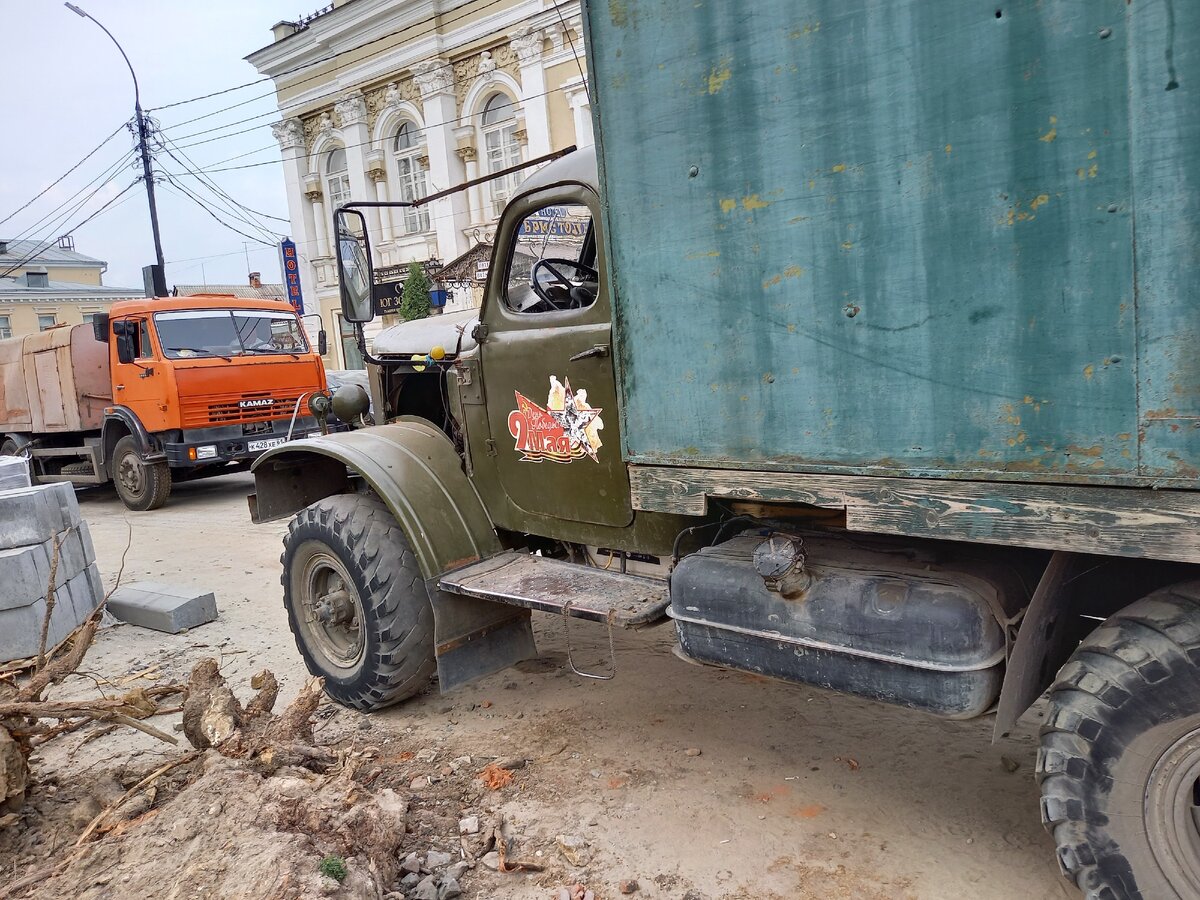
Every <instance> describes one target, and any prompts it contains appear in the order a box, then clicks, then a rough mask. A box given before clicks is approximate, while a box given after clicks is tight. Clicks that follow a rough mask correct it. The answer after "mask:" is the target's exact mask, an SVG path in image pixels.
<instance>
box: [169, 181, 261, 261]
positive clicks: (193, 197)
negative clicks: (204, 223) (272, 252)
mask: <svg viewBox="0 0 1200 900" xmlns="http://www.w3.org/2000/svg"><path fill="white" fill-rule="evenodd" d="M163 187H164V188H167V189H168V190H169V191H170V192H171V193H172V194H176V195H177V196H180V197H186V198H187V199H189V200H191V201H192V202H193V203H195V204H196V205H197V206H199V207H200V208H201V209H202V210H204V211H205V212H206V213H208V214H209V215H210V216H211V217H212V218H213V219H215V220H216V221H217V222H218V223H219V224H221V225H223V226H224V227H225V228H228V229H229V230H230V231H232V232H234V233H235V234H240V235H241V236H242V237H244V238H246V239H247V240H250V241H254V243H256V244H262V245H264V246H266V247H274V246H275V245H274V244H273V243H269V242H267V241H264V240H263V239H262V238H258V237H255V236H254V235H252V234H246V232H244V231H242V230H241V229H238V228H235V227H233V226H232V225H230V224H229V223H228V222H226V221H225V220H224V219H222V218H221V217H220V216H218V215H217V214H216V213H215V212H213V211H212V210H211V209H210V208H209V207H208V206H207V205H206V204H205V203H204V201H203V200H201V199H200V198H199V197H197V196H196V195H195V194H193V193H192V192H191V191H189V190H187V189H186V188H184V187H182V185H180V184H179V182H177V181H170V182H169V183H168V184H165V185H163ZM176 189H178V190H176Z"/></svg>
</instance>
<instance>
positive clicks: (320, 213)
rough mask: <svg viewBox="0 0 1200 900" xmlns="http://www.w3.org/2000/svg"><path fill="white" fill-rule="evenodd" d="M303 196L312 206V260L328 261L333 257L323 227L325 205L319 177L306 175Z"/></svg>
mask: <svg viewBox="0 0 1200 900" xmlns="http://www.w3.org/2000/svg"><path fill="white" fill-rule="evenodd" d="M304 196H305V197H306V198H307V199H308V202H309V203H310V204H312V218H313V252H312V254H311V255H312V257H313V258H314V259H328V258H329V257H330V256H333V246H332V244H331V243H330V242H329V239H328V235H327V232H326V226H325V204H324V202H323V196H324V195H323V194H322V192H321V176H320V175H308V176H307V177H306V178H305V180H304Z"/></svg>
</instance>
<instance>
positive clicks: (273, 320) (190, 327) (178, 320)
mask: <svg viewBox="0 0 1200 900" xmlns="http://www.w3.org/2000/svg"><path fill="white" fill-rule="evenodd" d="M154 325H155V327H156V328H157V329H158V341H159V343H160V344H161V345H162V348H163V355H164V356H166V357H167V359H192V358H200V357H217V356H222V357H226V358H229V357H232V356H242V355H257V354H273V353H281V354H294V353H305V352H307V350H308V341H307V340H305V337H304V331H303V329H301V327H300V321H299V320H298V319H297V318H296V317H295V316H294V315H293V314H291V313H285V312H270V311H268V310H255V309H197V310H181V311H178V312H161V313H155V315H154Z"/></svg>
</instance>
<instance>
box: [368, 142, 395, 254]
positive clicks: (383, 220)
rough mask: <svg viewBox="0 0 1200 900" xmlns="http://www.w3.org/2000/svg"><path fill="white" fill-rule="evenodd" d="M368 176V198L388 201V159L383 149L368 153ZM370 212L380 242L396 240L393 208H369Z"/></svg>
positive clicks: (387, 242) (377, 201)
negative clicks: (393, 227)
mask: <svg viewBox="0 0 1200 900" xmlns="http://www.w3.org/2000/svg"><path fill="white" fill-rule="evenodd" d="M367 178H368V179H369V180H370V192H369V193H368V195H367V199H368V200H374V201H375V202H376V203H387V202H388V187H387V180H388V175H387V161H386V160H385V159H384V157H383V151H381V150H372V151H371V152H370V153H368V154H367ZM368 212H370V213H371V214H372V215H371V220H372V223H373V225H372V227H374V228H375V229H376V230H375V231H374V232H373V234H376V235H379V242H380V243H382V244H390V243H391V242H392V241H394V240H395V239H396V235H395V232H394V231H393V230H392V217H391V215H390V213H391V210H390V209H385V208H382V207H376V208H375V209H371V210H368Z"/></svg>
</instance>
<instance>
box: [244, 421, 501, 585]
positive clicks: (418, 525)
mask: <svg viewBox="0 0 1200 900" xmlns="http://www.w3.org/2000/svg"><path fill="white" fill-rule="evenodd" d="M251 471H252V472H253V473H254V486H255V491H256V494H255V495H254V496H252V497H251V514H252V518H253V519H254V521H255V522H267V521H270V520H272V519H278V518H282V517H284V516H289V515H292V514H293V513H295V512H298V511H299V510H301V509H303V508H304V507H306V506H308V505H309V504H310V503H315V502H316V501H318V500H320V499H322V498H324V497H328V496H331V495H333V494H339V493H345V492H347V491H348V490H350V489H351V488H350V475H351V474H355V475H359V476H361V477H362V479H363V480H364V481H365V482H366V483H367V484H368V485H370V486H371V488H372V490H374V491H375V493H376V494H378V495H379V498H380V499H381V500H383V502H384V503H385V504H386V505H387V507H388V509H390V510H391V512H392V515H393V516H395V517H396V521H397V522H399V523H400V526H401V527H402V528H403V529H404V533H405V535H406V536H407V537H408V541H409V543H410V544H411V545H412V549H413V552H414V553H415V554H416V555H417V560H418V562H419V563H420V566H421V572H422V574H423V575H424V576H425V578H426V580H427V581H428V580H430V579H432V578H435V577H436V576H437V575H440V574H441V573H442V572H445V571H447V570H448V569H452V568H456V567H457V566H461V565H465V564H466V563H468V562H471V561H473V560H476V559H482V558H484V557H486V556H491V555H493V554H495V553H498V552H500V550H501V549H502V547H501V545H500V540H499V538H498V537H497V536H496V531H495V529H494V527H493V526H492V521H491V519H490V517H489V516H488V514H487V510H486V509H485V508H484V506H483V501H481V500H480V499H479V494H478V493H477V492H476V491H475V486H474V485H473V484H471V481H470V479H469V478H467V476H466V474H465V473H464V472H463V470H462V467H461V465H460V463H459V457H458V453H457V451H456V450H455V449H454V445H453V444H452V443H451V442H450V440H449V438H447V437H446V435H445V434H443V433H442V431H441V430H439V429H438V428H436V427H434V426H433V425H431V424H429V423H428V422H425V421H422V420H415V419H409V420H407V421H404V422H398V423H395V424H392V425H377V426H375V427H372V428H363V429H359V430H358V431H347V432H342V433H339V434H333V435H323V436H321V437H312V438H305V439H302V440H296V441H289V442H288V443H286V444H282V445H280V446H278V447H275V448H272V449H271V450H268V451H267V452H266V453H264V454H263V455H262V456H260V457H259V458H258V459H257V460H255V462H254V465H253V466H252V467H251Z"/></svg>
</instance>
